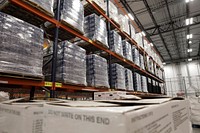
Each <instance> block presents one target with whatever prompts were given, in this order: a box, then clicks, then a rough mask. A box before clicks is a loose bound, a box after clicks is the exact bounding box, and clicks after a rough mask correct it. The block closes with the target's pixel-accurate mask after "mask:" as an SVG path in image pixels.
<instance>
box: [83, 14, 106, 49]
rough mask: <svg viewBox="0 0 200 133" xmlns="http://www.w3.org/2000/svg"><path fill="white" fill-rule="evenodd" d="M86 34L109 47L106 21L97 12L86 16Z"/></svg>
mask: <svg viewBox="0 0 200 133" xmlns="http://www.w3.org/2000/svg"><path fill="white" fill-rule="evenodd" d="M84 23H85V25H84V31H85V36H86V37H88V38H90V39H91V40H93V41H97V42H98V43H100V44H102V45H103V46H105V47H107V48H108V39H107V38H108V37H107V28H106V23H105V22H104V20H103V19H101V18H100V17H99V16H97V15H96V14H91V15H89V16H86V17H85V22H84Z"/></svg>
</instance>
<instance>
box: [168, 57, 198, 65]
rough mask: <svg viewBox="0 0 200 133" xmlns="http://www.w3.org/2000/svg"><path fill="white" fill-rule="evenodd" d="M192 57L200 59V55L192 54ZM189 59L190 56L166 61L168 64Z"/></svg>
mask: <svg viewBox="0 0 200 133" xmlns="http://www.w3.org/2000/svg"><path fill="white" fill-rule="evenodd" d="M190 58H192V60H200V56H191V57H190ZM187 60H188V57H186V58H180V59H175V60H167V61H165V62H166V63H167V64H171V63H179V62H185V61H187Z"/></svg>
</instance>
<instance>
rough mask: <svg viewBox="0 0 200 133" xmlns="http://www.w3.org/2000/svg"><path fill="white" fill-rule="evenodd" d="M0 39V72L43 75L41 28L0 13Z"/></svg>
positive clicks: (33, 75)
mask: <svg viewBox="0 0 200 133" xmlns="http://www.w3.org/2000/svg"><path fill="white" fill-rule="evenodd" d="M0 40H1V41H0V47H1V50H0V72H3V73H8V74H17V75H23V76H31V77H42V76H43V75H42V65H43V58H42V55H43V51H42V49H43V40H44V37H43V30H41V29H40V28H37V27H35V26H33V25H31V24H28V23H26V22H24V21H22V20H19V19H17V18H15V17H12V16H10V15H7V14H4V13H0Z"/></svg>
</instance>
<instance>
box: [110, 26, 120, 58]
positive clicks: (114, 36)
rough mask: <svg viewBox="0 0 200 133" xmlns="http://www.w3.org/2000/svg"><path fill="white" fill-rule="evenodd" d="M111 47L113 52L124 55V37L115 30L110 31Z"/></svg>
mask: <svg viewBox="0 0 200 133" xmlns="http://www.w3.org/2000/svg"><path fill="white" fill-rule="evenodd" d="M110 48H111V50H112V51H113V52H115V53H117V54H118V55H121V56H123V47H122V38H121V36H120V35H119V34H118V33H117V32H116V31H114V30H112V31H111V32H110Z"/></svg>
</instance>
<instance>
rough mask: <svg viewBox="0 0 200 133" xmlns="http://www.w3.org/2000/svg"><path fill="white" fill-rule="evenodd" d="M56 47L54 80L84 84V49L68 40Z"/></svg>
mask: <svg viewBox="0 0 200 133" xmlns="http://www.w3.org/2000/svg"><path fill="white" fill-rule="evenodd" d="M58 47H59V48H58V57H57V70H56V80H57V81H60V82H63V83H72V84H79V85H85V86H86V85H87V84H86V51H85V50H84V49H82V48H80V47H79V46H77V45H74V44H72V43H70V42H68V41H64V42H61V43H60V44H59V46H58Z"/></svg>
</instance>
